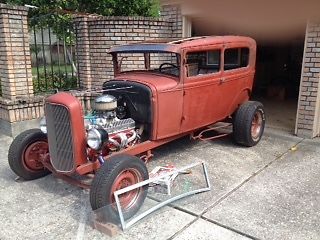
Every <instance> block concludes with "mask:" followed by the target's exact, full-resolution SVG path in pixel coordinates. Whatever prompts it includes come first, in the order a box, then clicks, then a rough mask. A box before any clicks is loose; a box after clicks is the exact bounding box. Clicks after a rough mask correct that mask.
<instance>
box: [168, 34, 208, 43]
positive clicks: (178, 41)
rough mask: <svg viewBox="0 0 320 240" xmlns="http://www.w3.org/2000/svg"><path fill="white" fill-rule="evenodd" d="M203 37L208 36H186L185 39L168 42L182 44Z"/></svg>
mask: <svg viewBox="0 0 320 240" xmlns="http://www.w3.org/2000/svg"><path fill="white" fill-rule="evenodd" d="M203 38H207V36H201V37H191V38H184V39H180V40H176V41H172V42H168V43H169V44H181V43H184V42H189V41H193V40H198V39H203Z"/></svg>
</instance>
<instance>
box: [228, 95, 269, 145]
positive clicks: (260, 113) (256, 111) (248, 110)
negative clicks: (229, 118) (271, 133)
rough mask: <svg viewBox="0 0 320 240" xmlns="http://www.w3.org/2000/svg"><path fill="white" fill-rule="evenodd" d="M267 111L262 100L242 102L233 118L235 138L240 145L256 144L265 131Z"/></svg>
mask: <svg viewBox="0 0 320 240" xmlns="http://www.w3.org/2000/svg"><path fill="white" fill-rule="evenodd" d="M264 126H265V113H264V108H263V105H262V104H261V103H260V102H254V101H249V102H246V103H244V104H242V105H241V106H240V107H239V108H238V110H237V111H236V113H235V116H234V119H233V138H234V141H235V142H236V143H238V144H240V145H243V146H247V147H251V146H254V145H256V144H257V143H258V142H259V141H260V139H261V137H262V134H263V132H264Z"/></svg>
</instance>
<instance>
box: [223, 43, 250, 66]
mask: <svg viewBox="0 0 320 240" xmlns="http://www.w3.org/2000/svg"><path fill="white" fill-rule="evenodd" d="M248 64H249V48H228V49H226V50H225V51H224V70H232V69H237V68H243V67H247V66H248Z"/></svg>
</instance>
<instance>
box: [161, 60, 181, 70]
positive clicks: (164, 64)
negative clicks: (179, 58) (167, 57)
mask: <svg viewBox="0 0 320 240" xmlns="http://www.w3.org/2000/svg"><path fill="white" fill-rule="evenodd" d="M166 65H168V66H169V67H173V68H176V69H178V70H179V67H178V66H177V65H174V64H173V63H168V62H165V63H162V64H161V65H160V67H159V72H162V70H163V69H162V68H163V66H166Z"/></svg>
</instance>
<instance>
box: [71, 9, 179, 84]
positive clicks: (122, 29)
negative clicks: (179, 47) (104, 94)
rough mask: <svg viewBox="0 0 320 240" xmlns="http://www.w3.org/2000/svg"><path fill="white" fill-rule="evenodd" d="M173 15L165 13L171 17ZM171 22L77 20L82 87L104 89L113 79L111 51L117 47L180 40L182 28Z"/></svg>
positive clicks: (137, 19)
mask: <svg viewBox="0 0 320 240" xmlns="http://www.w3.org/2000/svg"><path fill="white" fill-rule="evenodd" d="M169 12H170V11H168V12H166V13H169ZM172 16H173V13H172V15H169V16H167V17H168V18H160V19H153V18H145V17H97V16H92V17H78V18H76V19H75V28H76V29H77V39H78V41H77V58H78V63H79V73H80V74H79V76H80V83H81V86H82V87H83V88H85V89H94V88H98V89H99V88H101V86H102V83H103V82H105V81H107V80H109V79H111V78H112V77H113V75H114V74H113V66H112V59H111V55H109V54H108V50H109V49H110V48H111V47H112V46H115V45H123V44H128V43H136V42H142V41H147V40H153V39H176V38H181V34H182V30H181V26H182V25H181V24H182V23H176V22H174V21H173V19H172Z"/></svg>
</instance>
